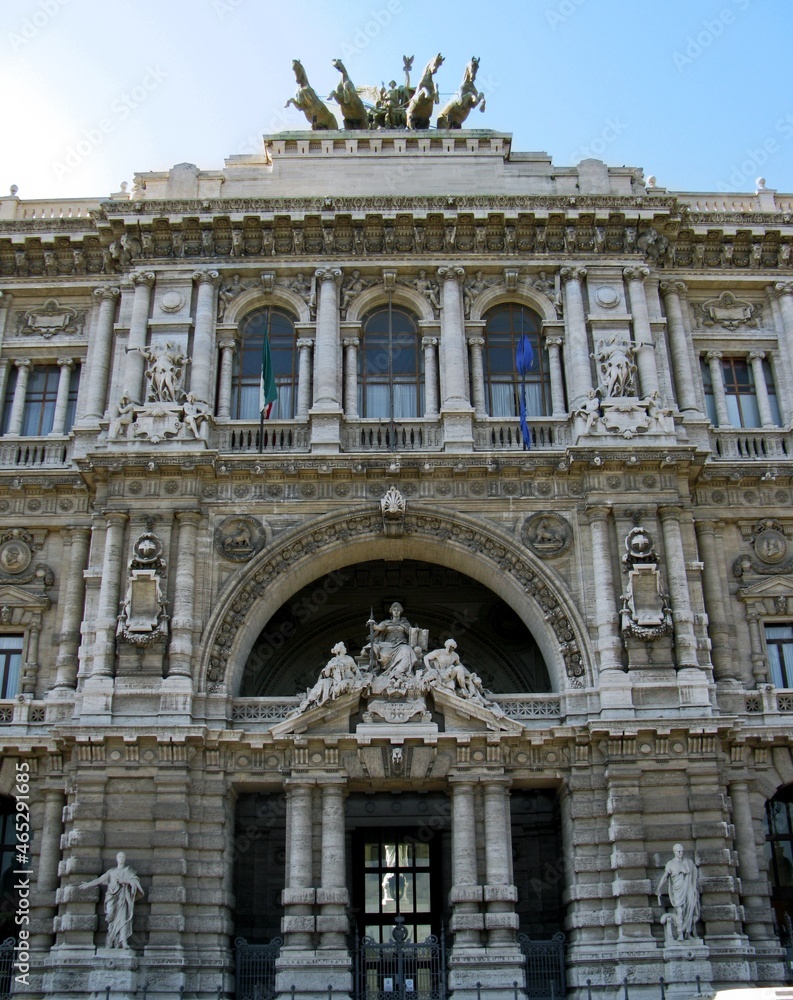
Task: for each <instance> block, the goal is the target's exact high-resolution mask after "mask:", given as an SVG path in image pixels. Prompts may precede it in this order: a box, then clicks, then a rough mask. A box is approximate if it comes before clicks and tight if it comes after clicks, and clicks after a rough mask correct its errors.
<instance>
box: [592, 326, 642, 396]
mask: <svg viewBox="0 0 793 1000" xmlns="http://www.w3.org/2000/svg"><path fill="white" fill-rule="evenodd" d="M592 357H593V358H594V360H595V361H597V363H598V369H599V371H600V379H601V380H600V384H599V386H598V389H599V390H600V392H601V395H602V397H603V399H614V398H616V397H620V396H631V395H633V376H634V374H635V373H636V365H635V364H634V363H633V348H632V347H631V346H630V344H627V343H625V341H624V340H622V338H621V337H620V336H619V335H618V334H616V333H615V334H613V335H612V336H611V337H609V339H608V340H606V341H602V342H601V343H600V344H599V345H598V349H597V351H596V353H595V354H593V355H592Z"/></svg>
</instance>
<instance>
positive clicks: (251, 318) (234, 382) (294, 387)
mask: <svg viewBox="0 0 793 1000" xmlns="http://www.w3.org/2000/svg"><path fill="white" fill-rule="evenodd" d="M263 316H267V322H266V329H267V335H268V337H269V338H270V357H271V358H272V361H273V369H274V372H275V384H276V386H277V388H278V399H277V400H276V401H275V403H274V404H273V409H272V412H271V414H270V418H269V419H270V420H294V419H295V416H296V414H297V396H298V391H299V379H300V359H299V351H298V349H297V340H298V331H297V323H298V320H297V318H296V317H295V316H294V315H292V313H291V312H289V310H288V309H286V308H284V307H283V306H281V305H266V306H258V307H257V308H255V309H252V310H251V311H250V312H247V313H246V314H245V315H244V316H243V317H242V319H241V320H240V321H239V324H238V326H237V330H238V333H239V340H238V348H237V350H236V351H235V352H234V358H233V360H232V368H231V387H230V402H229V409H230V414H231V416H230V418H229V419H230V420H240V421H247V422H252V421H256V420H259V408H258V403H259V385H260V380H261V356H262V346H263V339H264V337H263V332H262V333H259V332H255V333H249V332H247V331H246V327H249V326H251V325H253V324H254V323H255V322H256V321H257V320H258V319H259V318H260V317H263ZM274 316H275V317H278V319H279V320H284V321H286V322H287V323H289V324H290V325H291V332H288V331H286V330H276V331H273V322H272V321H273V317H274ZM275 338H278V339H275ZM281 338H283V343H279V341H280V339H281ZM290 338H291V343H289V342H288V341H289V339H290ZM290 351H291V360H290V363H289V365H288V366H284V367H283V371H279V369H281V368H282V364H281V362H282V361H283V359H284V357H285V356H286V354H287V353H288V352H290ZM246 360H247V361H248V362H249V367H251V370H250V371H247V372H246V371H245V362H246ZM254 360H255V361H256V362H257V366H256V371H255V374H254V371H253V370H252V362H253V361H254ZM287 388H288V389H289V390H290V392H289V393H288V394H287V393H285V392H284V391H283V390H285V389H287ZM254 396H255V398H256V408H255V411H253V412H252V413H251V414H250V415H248V413H247V409H248V405H247V404H246V403H245V399H246V397H247V398H248V399H251V398H253V397H254ZM287 399H289V400H290V401H289V403H288V404H287V402H286V400H287ZM284 409H287V410H288V411H289V412H288V415H284V413H283V410H284Z"/></svg>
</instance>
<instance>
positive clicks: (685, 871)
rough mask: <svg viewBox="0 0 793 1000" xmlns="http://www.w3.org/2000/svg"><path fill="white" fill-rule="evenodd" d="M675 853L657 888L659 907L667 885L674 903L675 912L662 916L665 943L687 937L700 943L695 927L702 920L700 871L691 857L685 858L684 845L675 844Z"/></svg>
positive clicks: (668, 862) (670, 898)
mask: <svg viewBox="0 0 793 1000" xmlns="http://www.w3.org/2000/svg"><path fill="white" fill-rule="evenodd" d="M672 852H673V854H674V857H672V858H671V859H670V860H669V861H667V863H666V866H665V868H664V873H663V875H662V876H661V880H660V882H659V883H658V888H657V889H656V895H657V896H658V905H659V906H660V905H661V891H662V889H663V887H664V886H665V885H667V886H668V888H667V894H668V896H669V902H670V903H671V904H672V910H671V911H670V912H669V913H665V914H664V915H663V916H662V917H661V922H662V924H663V925H664V943H665V944H667V945H669V944H674V943H675V942H676V941H684V940H685V939H686V938H693V939H695V940H697V931H696V927H697V921H698V920H699V897H700V879H699V868H697V866H696V864H695V863H694V862H693V861H692V860H691V858H685V857H683V845H682V844H675V845H674V847H673V848H672Z"/></svg>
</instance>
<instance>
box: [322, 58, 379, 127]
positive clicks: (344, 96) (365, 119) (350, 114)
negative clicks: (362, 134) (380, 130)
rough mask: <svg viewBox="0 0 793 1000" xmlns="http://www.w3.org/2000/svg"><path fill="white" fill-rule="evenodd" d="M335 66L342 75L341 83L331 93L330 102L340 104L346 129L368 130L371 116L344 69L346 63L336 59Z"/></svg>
mask: <svg viewBox="0 0 793 1000" xmlns="http://www.w3.org/2000/svg"><path fill="white" fill-rule="evenodd" d="M333 65H334V66H335V68H336V69H337V70H338V71H339V72H340V73H341V83H340V84H339V85H338V87H336V89H335V90H332V91H331V92H330V94H329V95H328V100H329V101H330V100H331V99H333V100H335V101H337V102H338V105H339V107H340V108H341V113H342V117H343V118H344V127H345V128H350V129H359V128H368V127H369V116H368V114H367V111H366V108H365V107H364V103H363V101H362V100H361V98H360V97H359V96H358V91H357V90H356V89H355V86H354V85H353V83H352V81H351V80H350V77H349V74H348V73H347V70H346V69H345V68H344V63H343V62H342V61H341V59H334V60H333Z"/></svg>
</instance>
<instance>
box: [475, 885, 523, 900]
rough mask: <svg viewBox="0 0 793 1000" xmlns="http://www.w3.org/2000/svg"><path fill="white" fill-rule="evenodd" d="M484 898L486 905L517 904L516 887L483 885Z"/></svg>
mask: <svg viewBox="0 0 793 1000" xmlns="http://www.w3.org/2000/svg"><path fill="white" fill-rule="evenodd" d="M482 888H483V889H484V897H485V902H486V903H517V901H518V887H517V886H515V885H485V886H482Z"/></svg>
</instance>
